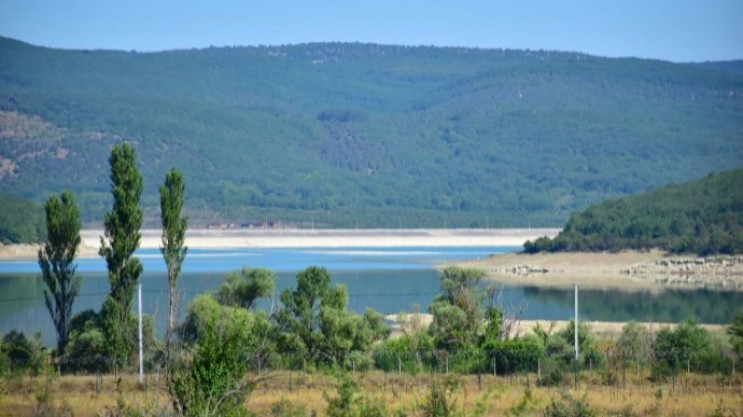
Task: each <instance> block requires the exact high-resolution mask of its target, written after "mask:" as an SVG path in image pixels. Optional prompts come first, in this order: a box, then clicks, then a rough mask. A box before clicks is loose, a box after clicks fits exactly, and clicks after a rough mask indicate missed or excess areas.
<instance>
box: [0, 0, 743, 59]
mask: <svg viewBox="0 0 743 417" xmlns="http://www.w3.org/2000/svg"><path fill="white" fill-rule="evenodd" d="M0 36H6V37H10V38H14V39H18V40H21V41H24V42H28V43H31V44H34V45H41V46H48V47H55V48H68V49H117V50H136V51H140V52H149V51H160V50H168V49H188V48H204V47H209V46H236V45H241V46H244V45H284V44H296V43H307V42H325V41H340V42H370V43H381V44H394V45H435V46H465V47H479V48H509V49H544V50H559V51H573V52H584V53H588V54H591V55H599V56H607V57H639V58H653V59H662V60H667V61H674V62H690V61H694V62H701V61H718V60H731V59H743V1H742V0H611V1H609V0H512V1H501V0H489V1H488V0H477V1H476V0H449V1H438V0H372V1H359V0H316V1H310V0H265V1H246V0H243V1H239V0H212V1H194V0H127V1H121V0H89V1H81V0H0Z"/></svg>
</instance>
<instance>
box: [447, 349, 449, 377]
mask: <svg viewBox="0 0 743 417" xmlns="http://www.w3.org/2000/svg"><path fill="white" fill-rule="evenodd" d="M446 374H447V375H449V353H447V354H446Z"/></svg>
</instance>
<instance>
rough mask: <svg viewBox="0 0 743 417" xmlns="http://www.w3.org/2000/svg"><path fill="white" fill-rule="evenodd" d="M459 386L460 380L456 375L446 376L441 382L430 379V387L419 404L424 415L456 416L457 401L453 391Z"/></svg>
mask: <svg viewBox="0 0 743 417" xmlns="http://www.w3.org/2000/svg"><path fill="white" fill-rule="evenodd" d="M460 387H461V381H459V379H457V378H456V377H449V378H447V379H446V380H445V381H444V383H443V384H442V383H441V382H440V381H436V380H435V379H434V380H432V381H431V389H430V390H429V391H428V395H427V396H426V398H425V399H424V400H423V403H422V404H421V405H420V411H421V413H422V415H423V416H425V417H449V416H458V415H459V413H458V412H457V401H456V398H454V393H455V392H457V391H458V390H459V389H460Z"/></svg>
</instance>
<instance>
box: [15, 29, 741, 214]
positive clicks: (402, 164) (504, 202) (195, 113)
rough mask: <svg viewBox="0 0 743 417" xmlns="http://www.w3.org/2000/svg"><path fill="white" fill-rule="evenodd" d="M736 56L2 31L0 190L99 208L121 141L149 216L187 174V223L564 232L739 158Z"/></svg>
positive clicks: (88, 210)
mask: <svg viewBox="0 0 743 417" xmlns="http://www.w3.org/2000/svg"><path fill="white" fill-rule="evenodd" d="M741 115H743V62H741V61H736V62H724V63H706V64H673V63H668V62H661V61H652V60H640V59H607V58H598V57H593V56H588V55H584V54H579V53H562V52H545V51H514V50H479V49H465V48H434V47H403V46H381V45H369V44H341V43H323V44H307V45H296V46H278V47H226V48H208V49H201V50H180V51H169V52H159V53H137V52H123V51H88V50H57V49H48V48H42V47H36V46H32V45H28V44H25V43H22V42H19V41H16V40H12V39H7V38H0V192H4V193H7V194H11V195H15V196H21V197H25V198H28V199H31V200H33V201H35V202H37V203H41V202H42V201H43V200H44V198H45V197H47V196H48V195H50V194H52V193H59V192H60V191H61V190H62V189H71V190H73V191H74V192H75V193H76V195H77V200H78V201H79V202H80V203H81V205H82V209H83V216H84V218H85V219H86V220H87V221H96V222H100V221H102V218H103V213H104V211H105V210H106V209H108V208H109V207H110V204H111V200H110V195H109V191H108V178H107V176H108V163H107V158H108V155H109V152H110V149H111V146H112V144H114V143H118V142H122V141H127V142H130V143H133V144H134V145H135V147H136V148H137V150H138V153H139V162H140V166H141V169H142V171H143V173H144V176H145V196H144V201H143V203H144V205H145V208H146V213H145V216H146V218H147V219H148V221H149V222H150V225H152V224H156V223H157V221H158V216H159V213H158V209H157V207H158V199H157V187H158V185H159V184H160V183H162V181H163V178H164V175H165V172H166V171H167V170H169V169H170V168H171V167H172V166H176V167H178V168H179V169H181V170H182V171H184V173H185V176H186V181H187V193H188V196H187V207H188V210H189V214H190V215H191V218H192V224H194V225H198V224H202V225H203V224H206V223H209V222H212V221H234V222H238V223H240V222H247V221H251V220H265V219H268V220H280V221H283V222H295V223H302V222H306V224H310V222H312V223H313V224H315V225H329V226H345V227H355V226H358V227H369V226H376V227H400V226H402V227H417V226H428V227H470V226H479V227H486V226H490V227H495V226H511V227H521V226H524V227H525V226H527V225H529V224H531V225H532V226H557V225H562V224H564V222H565V221H566V220H567V218H568V215H569V213H571V212H573V211H575V210H578V209H583V208H585V207H587V206H588V205H589V204H591V203H594V202H598V201H601V200H603V199H605V198H607V197H616V196H621V195H627V194H633V193H637V192H639V191H643V190H646V189H649V188H653V187H657V186H660V185H664V184H668V183H674V182H680V181H686V180H690V179H693V178H699V177H701V176H703V175H706V174H707V173H709V172H711V171H718V170H721V169H731V168H735V167H740V166H741V165H743V117H741Z"/></svg>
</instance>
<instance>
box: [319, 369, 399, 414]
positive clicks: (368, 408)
mask: <svg viewBox="0 0 743 417" xmlns="http://www.w3.org/2000/svg"><path fill="white" fill-rule="evenodd" d="M358 389H359V387H358V384H357V383H356V381H355V380H354V379H353V378H352V377H351V376H350V375H348V374H339V375H338V377H337V379H336V383H335V390H336V395H335V396H332V397H331V396H330V395H328V393H326V392H323V398H325V401H326V402H327V403H328V408H327V409H326V411H325V413H326V415H327V416H328V417H384V416H387V415H388V412H387V407H386V406H385V404H384V403H383V402H382V401H378V400H375V399H373V398H369V397H367V396H364V395H359V394H358Z"/></svg>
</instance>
